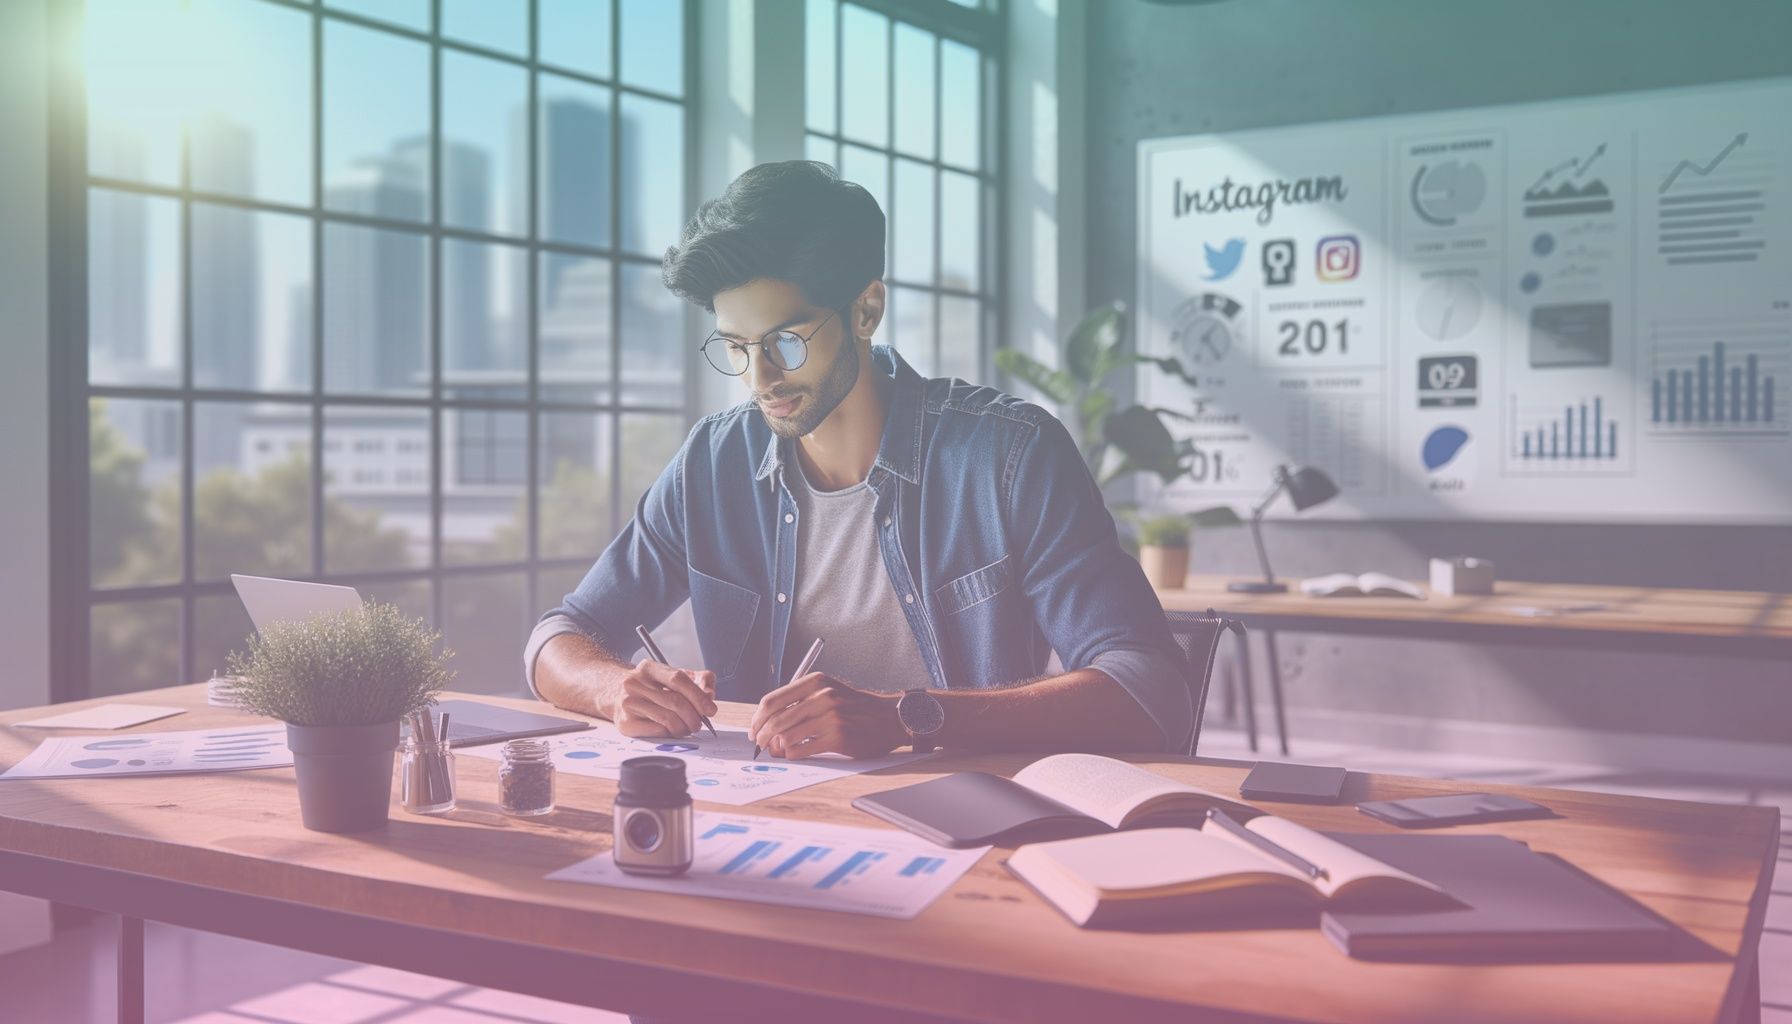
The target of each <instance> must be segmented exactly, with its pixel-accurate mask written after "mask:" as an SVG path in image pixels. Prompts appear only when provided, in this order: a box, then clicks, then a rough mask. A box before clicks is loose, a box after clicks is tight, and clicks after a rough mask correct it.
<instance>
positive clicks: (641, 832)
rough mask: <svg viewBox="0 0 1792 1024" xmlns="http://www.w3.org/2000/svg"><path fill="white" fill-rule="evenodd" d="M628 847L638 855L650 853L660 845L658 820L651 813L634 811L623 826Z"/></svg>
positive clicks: (657, 817) (656, 816)
mask: <svg viewBox="0 0 1792 1024" xmlns="http://www.w3.org/2000/svg"><path fill="white" fill-rule="evenodd" d="M623 835H625V836H627V837H628V845H629V846H631V847H633V848H634V849H635V850H636V851H638V852H640V853H652V852H653V851H654V850H656V849H658V848H659V845H660V836H661V832H660V819H659V816H658V815H656V814H654V813H653V812H652V811H635V812H634V813H633V814H630V815H629V816H628V821H627V822H626V823H625V824H624V825H623Z"/></svg>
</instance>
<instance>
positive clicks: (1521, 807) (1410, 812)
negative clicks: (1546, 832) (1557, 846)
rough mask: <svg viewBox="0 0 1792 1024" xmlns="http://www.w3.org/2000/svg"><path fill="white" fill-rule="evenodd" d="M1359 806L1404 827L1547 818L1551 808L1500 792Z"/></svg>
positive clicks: (1362, 809) (1460, 794)
mask: <svg viewBox="0 0 1792 1024" xmlns="http://www.w3.org/2000/svg"><path fill="white" fill-rule="evenodd" d="M1356 809H1357V810H1359V811H1361V812H1363V813H1364V814H1367V815H1368V816H1369V817H1371V818H1374V819H1375V820H1376V821H1385V822H1387V823H1388V824H1390V825H1398V826H1400V827H1401V828H1436V827H1438V826H1440V825H1467V824H1472V823H1474V822H1478V821H1518V820H1521V819H1524V818H1547V817H1550V816H1551V812H1550V809H1549V808H1547V807H1545V806H1543V805H1542V804H1534V803H1532V802H1530V801H1529V800H1520V799H1519V798H1518V797H1515V796H1504V795H1501V794H1497V793H1458V794H1453V795H1451V796H1422V797H1416V798H1414V799H1411V800H1370V801H1368V802H1366V803H1360V804H1357V805H1356Z"/></svg>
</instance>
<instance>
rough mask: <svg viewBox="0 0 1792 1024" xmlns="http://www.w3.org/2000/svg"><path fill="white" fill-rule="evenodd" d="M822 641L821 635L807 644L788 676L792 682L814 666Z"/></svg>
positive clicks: (756, 746)
mask: <svg viewBox="0 0 1792 1024" xmlns="http://www.w3.org/2000/svg"><path fill="white" fill-rule="evenodd" d="M822 643H823V641H822V639H821V637H816V638H815V642H814V643H812V644H810V645H809V653H807V654H805V655H803V661H802V664H800V665H798V666H797V667H796V671H795V672H794V673H792V674H791V676H790V681H791V682H792V683H794V682H796V681H797V680H798V679H801V678H803V677H804V676H806V675H808V674H809V670H810V669H812V668H814V667H815V659H816V658H819V657H821V645H822ZM786 685H788V684H786ZM753 760H755V761H757V760H759V744H757V743H755V744H753Z"/></svg>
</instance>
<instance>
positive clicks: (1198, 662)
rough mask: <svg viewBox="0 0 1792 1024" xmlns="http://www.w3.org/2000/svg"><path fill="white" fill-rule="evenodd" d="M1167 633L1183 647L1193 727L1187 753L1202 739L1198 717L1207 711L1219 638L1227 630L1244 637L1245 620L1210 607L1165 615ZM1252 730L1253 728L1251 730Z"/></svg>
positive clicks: (1200, 717) (1191, 751) (1184, 671)
mask: <svg viewBox="0 0 1792 1024" xmlns="http://www.w3.org/2000/svg"><path fill="white" fill-rule="evenodd" d="M1167 618H1168V619H1169V623H1170V635H1171V636H1173V637H1175V638H1176V646H1178V647H1180V648H1181V649H1182V657H1183V664H1184V669H1183V675H1184V679H1185V680H1186V682H1187V683H1188V696H1189V701H1190V702H1191V705H1192V707H1193V710H1194V726H1193V727H1192V728H1191V729H1190V730H1189V734H1188V750H1186V751H1185V753H1187V754H1188V755H1189V756H1191V757H1192V756H1194V753H1195V746H1196V745H1197V744H1198V743H1199V742H1200V740H1201V720H1202V718H1203V717H1204V716H1205V714H1206V711H1207V689H1208V687H1209V685H1211V684H1212V682H1213V663H1214V660H1215V658H1216V657H1217V656H1218V654H1219V650H1220V638H1221V637H1223V636H1225V635H1226V634H1227V633H1228V632H1231V633H1237V634H1238V635H1239V637H1241V638H1242V637H1243V636H1244V623H1242V622H1240V621H1238V620H1237V619H1228V618H1226V617H1224V616H1222V615H1220V614H1219V613H1218V612H1215V611H1214V610H1213V609H1212V608H1209V609H1207V614H1206V615H1204V616H1202V615H1173V616H1168V617H1167ZM1254 731H1255V730H1253V732H1254Z"/></svg>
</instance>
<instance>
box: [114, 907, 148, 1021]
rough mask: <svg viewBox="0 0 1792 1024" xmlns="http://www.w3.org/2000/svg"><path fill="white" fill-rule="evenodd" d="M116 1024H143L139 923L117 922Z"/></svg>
mask: <svg viewBox="0 0 1792 1024" xmlns="http://www.w3.org/2000/svg"><path fill="white" fill-rule="evenodd" d="M118 1024H143V919H142V918H140V917H124V916H122V915H121V916H120V917H119V918H118Z"/></svg>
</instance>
